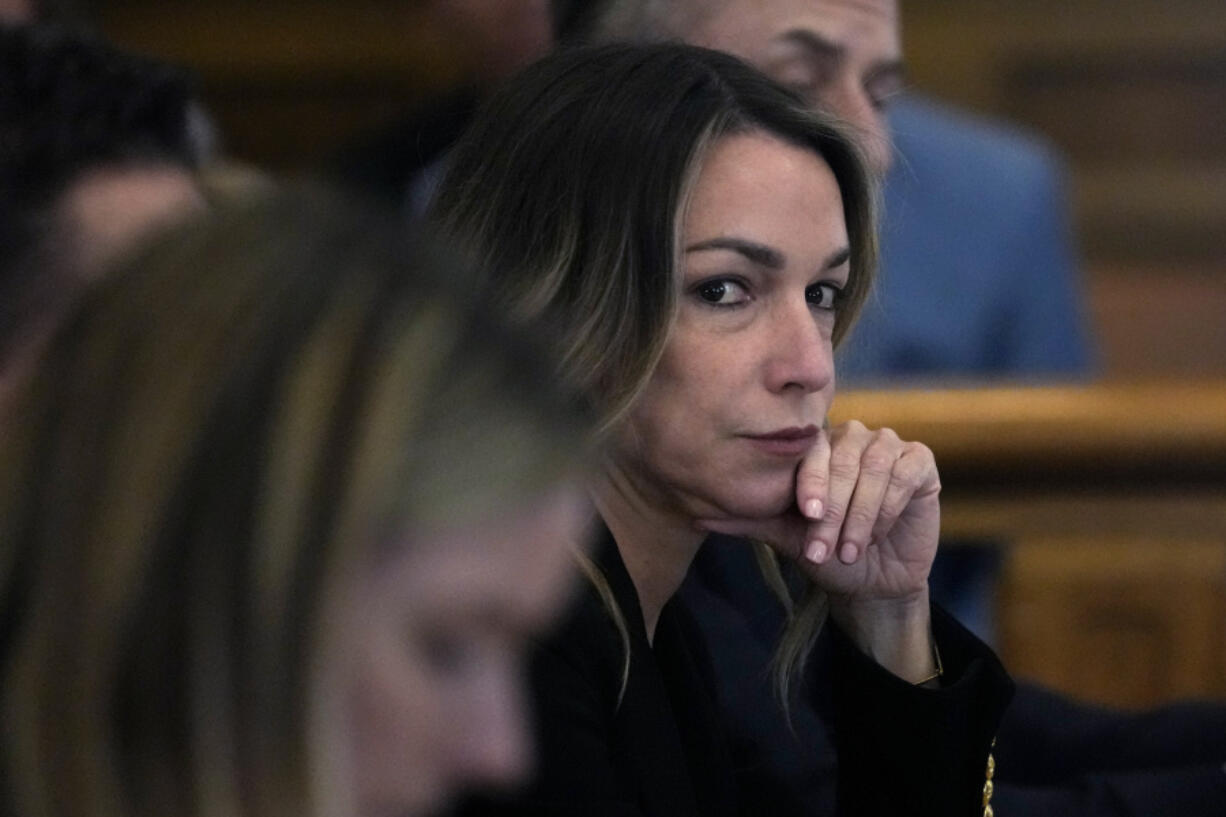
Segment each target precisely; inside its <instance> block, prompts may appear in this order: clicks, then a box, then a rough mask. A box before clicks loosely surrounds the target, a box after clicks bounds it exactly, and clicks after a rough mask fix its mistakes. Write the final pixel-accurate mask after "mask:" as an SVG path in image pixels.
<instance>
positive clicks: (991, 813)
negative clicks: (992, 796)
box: [983, 806, 995, 817]
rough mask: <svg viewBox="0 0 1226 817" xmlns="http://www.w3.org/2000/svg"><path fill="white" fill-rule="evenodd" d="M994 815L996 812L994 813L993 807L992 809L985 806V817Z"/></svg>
mask: <svg viewBox="0 0 1226 817" xmlns="http://www.w3.org/2000/svg"><path fill="white" fill-rule="evenodd" d="M994 813H995V812H993V811H992V807H991V806H984V807H983V817H992V815H993V814H994Z"/></svg>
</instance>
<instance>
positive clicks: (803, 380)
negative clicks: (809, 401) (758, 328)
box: [766, 300, 834, 393]
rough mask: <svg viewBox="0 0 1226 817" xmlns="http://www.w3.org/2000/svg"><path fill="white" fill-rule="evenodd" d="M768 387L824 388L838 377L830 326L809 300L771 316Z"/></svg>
mask: <svg viewBox="0 0 1226 817" xmlns="http://www.w3.org/2000/svg"><path fill="white" fill-rule="evenodd" d="M769 321H770V325H769V333H768V344H769V349H768V350H767V357H766V361H767V362H766V387H767V388H768V389H769V390H771V391H773V392H783V391H787V390H789V389H795V390H799V391H802V392H804V393H809V392H816V391H821V390H822V389H824V388H826V386H828V385H829V384H830V383H831V381H832V380H833V379H834V354H833V351H832V348H831V340H830V332H829V328H828V327H825V326H823V324H822V323H821V321H822V318H820V317H818V316H815V315H814V313H813V311H812V310H811V308H810V306H809V304H808V303H807V302H805V301H803V300H801V306H799V307H796V306H791V307H789V308H788V309H781V310H775V313H774V314H773V315H771V316H770V318H769Z"/></svg>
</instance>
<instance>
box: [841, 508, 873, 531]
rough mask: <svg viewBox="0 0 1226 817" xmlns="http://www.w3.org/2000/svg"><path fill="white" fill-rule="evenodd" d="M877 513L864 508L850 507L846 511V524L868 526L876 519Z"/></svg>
mask: <svg viewBox="0 0 1226 817" xmlns="http://www.w3.org/2000/svg"><path fill="white" fill-rule="evenodd" d="M878 516H879V514H878V513H874V512H873V511H870V510H868V509H866V508H852V509H851V510H850V511H849V512H848V513H847V524H848V525H850V526H852V527H863V528H867V527H870V526H871V525H872V524H873V523H874V522H876V521H877V517H878Z"/></svg>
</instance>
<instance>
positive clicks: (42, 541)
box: [0, 191, 585, 817]
mask: <svg viewBox="0 0 1226 817" xmlns="http://www.w3.org/2000/svg"><path fill="white" fill-rule="evenodd" d="M243 199H244V201H243V203H241V204H240V203H234V204H229V205H227V204H224V203H223V204H220V205H219V206H217V207H216V209H215V210H214V212H213V213H212V214H210V215H209V216H207V217H205V218H202V219H200V220H198V222H197V223H196V224H193V225H191V226H189V227H187V228H185V229H182V230H179V231H177V232H175V233H174V234H172V235H170V236H167V237H166V238H165V239H163V240H161V241H160V242H159V243H158V244H157V245H156V246H154V247H152V248H151V249H150V250H149V251H148V252H146V253H145V254H144V255H143V256H142V257H141V258H139V259H138V260H137V261H136V263H135V264H133V265H132V266H131V267H129V268H128V269H125V270H122V271H117V272H116V274H114V275H113V276H110V277H109V278H108V279H107V280H106V281H104V282H103V283H102V284H101V285H99V287H98V288H97V289H96V290H95V291H93V292H92V293H90V295H89V297H87V298H86V299H85V300H84V302H83V303H82V304H81V305H80V307H79V308H78V309H77V310H76V311H75V312H74V313H73V314H72V315H71V316H70V318H69V319H68V320H67V321H66V322H65V324H64V325H63V327H62V328H61V330H60V331H59V333H58V334H57V336H56V337H55V338H54V340H53V342H52V343H51V345H50V347H49V349H48V352H47V354H46V356H45V357H44V359H43V360H42V361H41V365H40V367H39V369H38V371H37V372H36V374H35V375H34V377H33V378H32V379H31V380H30V381H29V382H28V383H27V384H26V388H25V391H24V392H23V393H21V394H20V395H18V398H17V402H16V404H15V406H14V408H15V410H16V413H15V414H14V415H13V417H12V419H11V420H10V424H9V427H8V428H7V429H6V434H5V438H4V440H3V441H2V442H0V481H2V484H0V489H2V492H0V604H2V607H0V673H2V675H0V678H2V687H0V689H2V699H0V706H2V714H0V720H2V721H3V722H4V724H5V729H4V732H3V745H2V747H0V749H2V755H0V763H2V764H3V774H0V780H4V781H6V784H5V786H6V788H4V787H0V798H4V799H7V800H9V801H10V802H6V803H5V804H4V806H3V810H4V811H5V812H6V813H13V814H21V815H23V817H53V816H55V815H70V814H71V815H74V816H75V817H87V816H90V817H92V816H93V815H98V817H103V816H104V815H105V816H107V817H110V816H112V815H115V816H116V817H117V816H118V815H151V816H152V815H159V816H160V815H166V814H175V815H179V817H189V816H190V815H223V814H224V815H227V817H233V815H239V814H259V815H273V814H286V815H303V814H311V813H319V810H320V808H321V807H322V805H326V804H327V803H332V804H336V803H340V802H346V795H345V793H344V792H339V793H338V792H336V791H320V790H319V786H318V785H314V784H313V782H312V781H321V780H322V781H330V782H331V783H336V782H337V781H338V780H339V781H340V785H342V786H344V785H345V784H346V781H345V780H344V779H343V777H342V776H341V775H338V774H335V773H333V772H332V771H330V769H331V765H332V760H333V758H331V757H329V756H328V755H327V754H321V751H323V752H331V753H333V754H337V755H343V754H344V753H345V749H344V747H339V748H338V747H336V746H323V747H321V746H320V743H321V740H320V734H321V732H320V728H319V725H318V723H317V718H316V710H317V709H318V708H319V707H318V701H317V698H318V697H319V682H318V678H319V677H320V674H321V671H323V670H322V669H321V663H326V657H325V654H324V652H323V649H324V645H325V643H326V642H327V640H328V639H327V637H326V633H327V631H328V627H329V626H331V625H330V624H328V623H327V622H326V621H325V618H326V617H327V613H326V612H325V611H329V612H330V611H335V610H336V609H338V608H337V599H338V598H339V597H340V595H342V594H341V590H340V589H338V588H341V587H342V586H345V582H346V581H347V580H348V579H347V578H345V577H351V576H353V575H355V574H356V575H363V571H365V570H366V569H367V568H368V567H369V566H370V565H371V564H372V563H373V564H375V565H379V564H381V560H383V559H385V558H390V557H389V556H388V554H389V553H390V554H391V555H392V556H394V555H395V553H396V552H398V551H400V550H405V549H409V550H412V549H413V548H414V547H417V546H418V545H419V544H420V541H421V538H420V537H421V535H422V534H423V532H437V531H446V530H448V529H449V528H455V527H456V526H457V525H459V524H460V523H461V522H463V523H470V522H473V521H476V520H482V519H485V520H488V519H497V518H498V516H499V515H500V514H503V513H512V512H514V510H515V509H517V508H522V507H524V506H525V505H526V504H528V503H530V502H531V501H532V499H533V498H534V497H538V496H540V495H541V494H542V492H545V491H547V490H548V489H550V487H551V486H556V485H557V484H558V483H559V482H561V481H562V480H563V479H564V478H565V477H566V476H567V475H568V474H569V473H570V472H571V471H573V469H574V468H575V465H576V460H577V458H578V457H579V456H580V452H582V450H583V441H584V431H585V425H584V423H583V422H582V421H581V419H580V416H579V415H578V414H577V413H576V412H575V410H574V405H573V402H572V401H571V400H570V399H569V398H568V396H567V395H566V394H565V393H564V391H563V390H561V389H560V388H559V387H558V386H557V385H556V383H554V382H553V381H552V379H551V377H550V375H549V374H548V372H549V371H551V367H548V366H542V365H540V363H539V360H540V358H539V357H538V354H537V352H536V351H535V349H534V348H533V347H532V346H531V344H530V343H529V342H528V341H526V340H525V338H524V337H523V336H521V335H520V334H510V333H508V332H507V331H504V330H503V329H501V328H500V327H501V325H502V324H501V322H500V321H499V320H497V319H496V317H495V316H493V315H492V314H491V313H490V312H489V311H487V310H485V309H484V308H482V307H479V306H474V305H472V304H470V303H469V301H468V299H467V297H462V296H461V295H458V294H456V293H457V292H462V291H463V289H464V288H463V287H462V285H457V284H456V282H455V281H456V280H457V279H458V280H460V281H462V280H463V279H464V273H463V270H462V269H460V268H458V267H457V265H456V264H455V263H454V262H453V260H452V259H451V257H450V256H449V255H448V254H445V253H442V252H440V251H439V250H438V249H437V248H433V247H431V246H430V245H428V244H426V243H423V242H414V243H412V244H409V245H407V246H406V245H405V243H404V242H403V241H398V240H396V238H395V236H396V235H397V232H396V229H395V226H394V225H392V224H390V223H389V224H381V223H380V222H379V219H377V218H372V217H371V216H369V215H367V214H364V213H356V212H353V211H351V210H349V209H348V208H345V207H341V206H338V205H336V204H335V203H333V202H330V201H329V200H328V199H326V198H324V197H321V196H319V195H316V194H314V193H303V192H301V191H299V192H297V193H293V194H276V195H272V196H255V197H252V196H249V195H248V196H244V197H243ZM447 279H452V280H450V281H448V280H447ZM512 544H514V543H512ZM566 544H567V543H561V544H559V547H561V548H564V547H565V546H566ZM509 553H510V556H512V557H513V556H514V555H515V552H514V550H511V551H509ZM550 553H552V551H550ZM520 561H526V560H525V559H521V560H520ZM542 569H545V568H542ZM546 575H551V574H546ZM552 575H553V576H554V577H555V578H554V579H552V580H551V581H552V582H553V584H555V585H556V584H559V583H561V582H562V580H561V579H559V578H556V577H557V576H559V575H560V573H557V571H555V573H554V574H552ZM542 581H544V580H542ZM551 587H552V585H551ZM549 592H554V591H553V590H550V591H549ZM523 593H524V594H535V595H530V596H529V595H522V594H521V595H522V597H521V598H520V599H518V600H517V603H521V608H522V609H523V610H530V611H531V615H532V616H537V617H538V618H539V617H540V616H544V615H546V613H547V609H552V607H549V605H556V601H548V604H547V603H546V600H545V599H543V598H538V597H540V596H542V595H547V594H546V592H545V591H544V590H539V591H538V590H535V589H531V588H530V589H526V590H524V591H523ZM555 595H556V594H555ZM534 605H535V606H534ZM521 608H516V609H521ZM525 616H527V614H525ZM508 618H511V619H512V620H513V621H514V616H508ZM533 621H535V619H533ZM525 626H527V625H525ZM500 643H501V642H500ZM408 669H409V670H412V667H409V668H408ZM339 697H341V698H343V697H344V695H341V696H339ZM511 703H512V704H513V703H514V701H512V702H511ZM512 760H513V761H514V760H516V759H515V758H512ZM359 762H360V761H359ZM522 766H523V762H522V758H519V759H518V766H516V765H515V763H514V762H509V761H508V763H504V765H503V767H502V768H504V770H511V771H508V772H507V776H513V774H512V773H511V772H513V771H515V770H517V769H520V768H522ZM515 773H517V772H515ZM480 774H481V772H480V771H479V770H478V771H475V772H472V773H471V774H470V776H475V777H479V776H480ZM491 775H492V773H491ZM462 779H463V775H462V774H455V775H452V777H451V778H450V779H449V780H447V781H445V783H446V785H443V784H442V783H439V781H437V780H436V781H434V782H435V783H438V784H439V785H436V786H435V789H436V791H435V795H436V796H442V795H443V794H445V793H446V792H447V791H449V790H450V789H449V786H452V784H454V783H456V782H457V781H461V780H462ZM354 796H355V797H357V798H359V799H361V797H362V796H361V794H360V793H359V794H355V795H354ZM404 810H406V811H410V812H411V810H412V809H410V808H408V807H407V806H406V807H405V808H404Z"/></svg>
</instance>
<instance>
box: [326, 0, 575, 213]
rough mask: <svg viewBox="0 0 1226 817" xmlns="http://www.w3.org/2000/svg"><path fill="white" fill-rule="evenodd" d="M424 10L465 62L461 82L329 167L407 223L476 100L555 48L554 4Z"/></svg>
mask: <svg viewBox="0 0 1226 817" xmlns="http://www.w3.org/2000/svg"><path fill="white" fill-rule="evenodd" d="M423 5H424V6H425V7H426V8H427V9H428V10H429V12H430V13H431V14H433V15H435V16H436V17H437V19H439V21H440V22H441V24H442V27H443V28H444V30H447V29H449V30H450V32H451V36H452V37H453V38H454V40H455V44H454V45H455V48H456V49H457V50H460V51H462V52H463V53H464V54H465V56H466V57H467V58H468V60H469V61H470V63H471V66H470V70H469V76H468V77H467V80H466V81H465V82H464V84H463V85H462V86H461V87H458V88H453V89H451V90H450V91H449V92H448V93H445V94H442V95H441V96H438V97H435V98H433V99H430V100H428V101H427V102H425V103H424V104H422V105H419V106H417V107H415V108H413V109H412V110H408V111H406V112H405V113H404V114H403V115H402V116H400V117H399V118H398V119H396V120H395V121H393V122H391V123H390V124H388V125H387V126H386V127H384V128H381V129H379V130H378V131H377V132H376V133H373V134H370V135H369V136H367V137H365V138H362V139H359V140H357V141H355V142H354V143H353V144H351V145H348V146H346V147H345V148H344V149H342V150H341V151H340V153H338V155H337V156H336V157H335V158H334V160H333V162H332V166H331V167H330V168H329V170H330V172H331V175H332V176H333V177H334V178H335V180H336V181H338V182H339V183H341V184H343V185H344V186H346V187H348V188H350V189H352V190H355V191H357V192H359V193H361V194H363V195H366V196H369V197H372V198H375V199H378V200H379V201H381V202H382V203H384V204H386V205H388V206H392V207H396V208H398V209H401V210H402V211H403V212H404V214H405V216H406V218H407V219H408V220H415V219H417V218H419V217H420V216H421V215H422V214H423V213H425V211H426V208H427V207H428V206H429V204H430V201H431V199H432V198H433V196H434V190H435V188H436V187H437V185H438V182H439V179H440V178H441V177H442V171H443V169H442V163H443V159H444V157H445V156H446V153H447V151H448V150H449V149H450V148H451V145H452V144H454V143H455V141H456V140H457V139H458V138H459V137H460V134H461V133H462V132H463V130H464V128H465V126H467V124H468V121H469V119H471V117H472V115H473V112H474V110H475V109H476V107H477V105H478V103H479V102H480V101H481V100H482V99H483V98H484V97H485V96H486V95H487V94H488V93H489V92H490V90H491V89H492V88H493V87H494V86H495V85H497V84H498V83H499V82H500V81H502V80H503V79H505V78H506V77H508V76H510V75H511V74H513V73H515V72H516V71H518V70H519V69H520V68H523V67H524V66H525V65H528V64H529V63H531V62H532V61H533V60H536V59H539V58H540V57H543V56H544V55H545V54H547V53H549V51H550V50H551V49H552V48H553V44H554V24H553V16H552V11H553V3H552V0H499V2H490V0H424V2H423Z"/></svg>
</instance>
